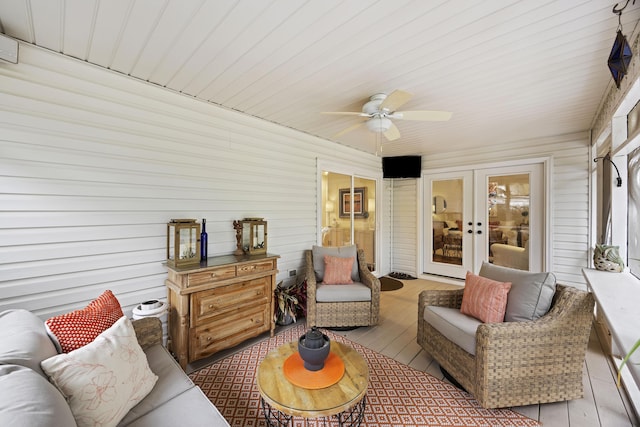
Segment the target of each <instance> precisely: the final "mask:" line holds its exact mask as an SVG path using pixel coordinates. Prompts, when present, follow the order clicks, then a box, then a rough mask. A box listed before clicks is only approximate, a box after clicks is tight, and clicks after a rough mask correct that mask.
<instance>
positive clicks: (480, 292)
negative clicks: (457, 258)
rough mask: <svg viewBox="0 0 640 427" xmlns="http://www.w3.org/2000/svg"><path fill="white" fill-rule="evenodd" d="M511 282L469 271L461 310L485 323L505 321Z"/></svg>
mask: <svg viewBox="0 0 640 427" xmlns="http://www.w3.org/2000/svg"><path fill="white" fill-rule="evenodd" d="M510 289H511V282H497V281H495V280H491V279H487V278H486V277H481V276H476V275H475V274H473V273H471V272H467V277H466V279H465V282H464V293H463V294H462V305H461V306H460V311H461V312H462V313H463V314H468V315H469V316H473V317H475V318H476V319H478V320H481V321H483V322H484V323H502V322H504V313H505V311H506V310H507V295H508V293H509V290H510Z"/></svg>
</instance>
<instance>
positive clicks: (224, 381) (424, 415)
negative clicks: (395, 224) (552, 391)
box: [189, 324, 540, 427]
mask: <svg viewBox="0 0 640 427" xmlns="http://www.w3.org/2000/svg"><path fill="white" fill-rule="evenodd" d="M324 332H326V333H327V335H328V336H329V338H330V339H332V340H335V341H338V342H342V343H345V344H347V345H349V346H351V347H353V348H354V349H355V350H356V351H358V352H359V353H360V354H361V355H362V356H363V357H364V358H365V360H366V361H367V364H368V365H369V390H368V391H367V406H366V411H365V416H364V421H363V423H362V425H363V426H381V427H396V426H474V427H478V426H485V427H498V426H539V425H540V424H539V423H538V422H537V421H535V420H532V419H530V418H527V417H524V416H523V415H520V414H518V413H516V412H514V411H511V410H509V409H484V408H482V407H481V406H480V405H479V404H478V402H477V401H476V400H475V399H474V398H473V396H471V395H470V394H468V393H466V392H464V391H461V390H459V389H457V388H455V387H454V386H452V385H451V384H448V383H445V382H444V381H441V380H439V379H437V378H435V377H433V376H432V375H429V374H427V373H426V372H422V371H418V370H416V369H413V368H411V367H409V366H407V365H404V364H402V363H400V362H397V361H395V360H393V359H391V358H389V357H387V356H385V355H383V354H380V353H377V352H375V351H373V350H370V349H368V348H366V347H363V346H361V345H360V344H357V343H354V342H352V341H349V340H348V339H346V338H344V337H342V336H340V335H336V334H333V333H331V331H324ZM303 333H304V326H303V325H302V324H301V325H298V326H295V327H293V328H289V329H287V330H284V331H282V332H280V333H279V334H278V335H276V336H275V337H273V338H269V339H265V340H263V341H261V342H258V343H256V344H254V345H252V346H251V347H248V348H246V349H244V350H241V351H239V352H237V353H235V354H232V355H230V356H228V357H226V358H224V359H221V360H219V361H218V362H215V363H214V364H212V365H210V366H207V367H205V368H203V369H200V370H198V371H195V372H193V373H191V374H190V375H189V377H191V379H192V380H193V382H194V383H196V384H197V385H198V386H200V388H201V389H202V390H203V391H204V393H205V394H206V395H207V396H208V397H209V399H210V400H211V401H212V402H213V403H214V404H215V405H216V407H217V408H218V410H219V411H220V412H221V413H222V415H223V416H224V417H225V418H226V419H227V421H228V422H229V424H231V425H232V426H234V427H254V426H256V427H257V426H266V422H265V419H264V415H263V413H262V409H261V407H260V393H259V392H258V388H257V386H256V383H255V372H256V367H257V366H258V364H259V363H260V361H261V360H262V359H263V358H264V356H265V355H266V354H267V353H268V352H269V351H270V350H272V349H274V348H276V347H278V346H280V345H282V344H285V343H288V342H291V341H296V340H297V339H298V337H300V335H302V334H303ZM323 425H325V424H323V420H322V419H319V420H314V419H311V420H308V422H307V424H305V421H304V419H302V418H294V423H293V426H294V427H302V426H311V427H316V426H323ZM326 425H332V423H330V422H329V423H327V424H326Z"/></svg>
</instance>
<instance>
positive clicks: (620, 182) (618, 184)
mask: <svg viewBox="0 0 640 427" xmlns="http://www.w3.org/2000/svg"><path fill="white" fill-rule="evenodd" d="M601 159H602V160H607V161H609V163H611V164H612V165H613V167H614V168H616V173H617V174H618V177H617V178H616V187H622V178H620V171H619V170H618V167H617V166H616V164H615V163H613V160H611V157H609V155H608V154H607V155H606V156H602V157H596V158H595V159H593V161H594V162H596V163H597V162H598V160H601Z"/></svg>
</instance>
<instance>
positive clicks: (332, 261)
mask: <svg viewBox="0 0 640 427" xmlns="http://www.w3.org/2000/svg"><path fill="white" fill-rule="evenodd" d="M354 260H355V258H354V257H351V258H339V257H334V256H329V255H325V256H324V279H323V280H322V283H324V284H325V285H343V284H348V283H353V280H351V268H352V267H353V261H354Z"/></svg>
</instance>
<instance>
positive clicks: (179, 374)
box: [118, 344, 195, 426]
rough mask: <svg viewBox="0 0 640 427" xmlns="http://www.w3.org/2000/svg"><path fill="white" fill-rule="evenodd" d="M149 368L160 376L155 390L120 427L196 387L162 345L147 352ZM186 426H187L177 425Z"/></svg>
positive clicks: (134, 409)
mask: <svg viewBox="0 0 640 427" xmlns="http://www.w3.org/2000/svg"><path fill="white" fill-rule="evenodd" d="M145 354H146V356H147V361H148V363H149V368H150V369H151V371H153V373H155V374H156V375H157V376H158V381H157V382H156V385H155V386H154V387H153V390H151V392H150V393H149V394H148V395H147V397H145V398H144V399H143V400H142V401H140V403H138V404H137V405H136V406H134V407H133V408H131V410H130V411H129V413H128V414H127V415H126V416H125V417H124V418H123V419H122V421H121V422H120V424H118V425H119V426H125V425H128V424H130V423H132V422H134V421H135V420H137V419H138V418H140V417H142V416H144V415H146V414H147V413H149V412H151V411H153V410H154V409H156V408H158V407H160V406H162V405H163V404H165V403H166V402H168V401H170V400H171V399H173V398H174V397H176V396H178V395H180V394H182V393H184V392H185V391H187V390H189V389H190V388H193V387H195V385H194V384H193V382H192V381H191V380H190V379H189V377H188V376H186V375H185V373H184V371H183V370H182V368H181V367H180V365H178V362H176V360H175V359H174V358H173V357H172V356H171V354H169V352H168V351H167V350H166V349H165V348H164V347H163V346H161V345H159V344H156V345H154V346H151V347H149V348H148V349H146V350H145ZM176 425H186V424H180V423H178V424H176Z"/></svg>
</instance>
